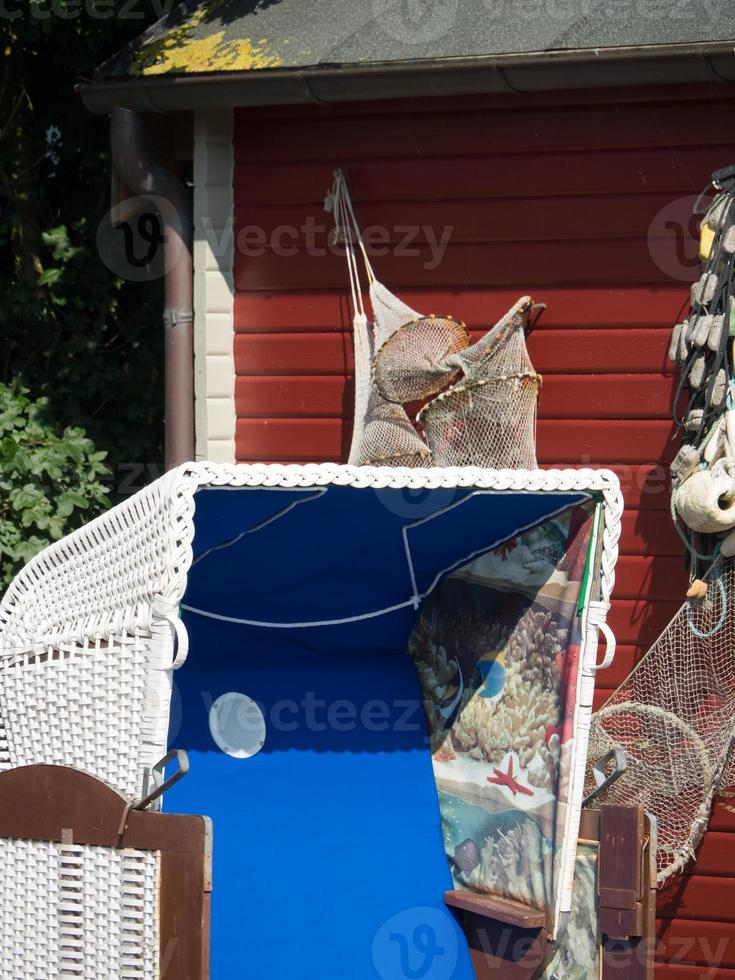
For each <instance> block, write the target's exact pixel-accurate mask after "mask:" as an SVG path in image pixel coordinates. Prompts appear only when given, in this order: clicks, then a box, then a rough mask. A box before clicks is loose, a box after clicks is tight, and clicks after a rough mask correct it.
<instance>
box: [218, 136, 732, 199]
mask: <svg viewBox="0 0 735 980" xmlns="http://www.w3.org/2000/svg"><path fill="white" fill-rule="evenodd" d="M427 150H428V148H427ZM730 155H732V141H731V140H727V139H723V140H722V142H721V144H719V145H714V146H707V147H693V148H692V147H683V148H678V147H671V146H661V147H660V148H657V149H650V150H633V151H631V150H628V151H625V150H621V151H618V152H614V151H609V150H604V151H599V150H596V151H590V152H589V153H575V152H553V153H544V154H538V155H537V154H509V155H507V156H503V157H486V158H483V159H482V160H477V159H475V158H462V157H451V156H438V155H437V154H436V153H433V154H431V155H424V156H423V157H422V159H421V167H417V166H416V161H415V160H405V159H404V160H402V159H397V160H390V159H385V158H381V159H377V160H370V161H369V162H368V163H366V164H361V165H360V166H357V165H353V166H350V168H349V178H350V187H351V193H352V196H353V200H354V201H355V203H356V204H357V205H358V206H359V205H360V204H361V203H362V202H363V201H385V200H391V201H424V200H427V201H430V200H442V199H444V198H446V197H447V196H450V194H451V196H452V197H455V198H458V199H459V198H482V197H484V198H487V197H498V198H505V197H528V194H529V191H530V189H531V188H543V189H544V193H545V194H548V195H550V196H552V195H574V196H577V195H579V194H594V195H599V194H635V193H637V192H640V191H650V192H659V193H663V192H669V193H671V194H680V195H689V194H692V193H697V190H698V189H699V188H700V187H703V186H704V185H705V183H706V182H707V181H708V180H709V179H710V175H711V173H712V171H713V170H716V169H717V168H718V167H720V166H722V160H723V158H725V157H729V156H730ZM339 163H340V161H339V159H335V158H330V159H329V162H327V161H319V162H304V163H302V162H300V161H299V160H295V161H294V160H289V161H288V162H276V163H245V162H237V163H236V165H235V175H234V188H235V204H236V205H245V206H247V205H251V204H317V205H319V206H321V204H322V202H323V200H324V195H325V191H326V190H327V189H328V187H329V185H330V183H331V180H332V171H333V169H334V167H335V165H339Z"/></svg>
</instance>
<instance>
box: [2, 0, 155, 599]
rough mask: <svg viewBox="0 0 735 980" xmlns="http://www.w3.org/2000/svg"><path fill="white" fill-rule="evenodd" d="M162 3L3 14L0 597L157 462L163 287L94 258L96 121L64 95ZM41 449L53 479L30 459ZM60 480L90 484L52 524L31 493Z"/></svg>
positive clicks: (76, 2) (102, 196) (102, 193)
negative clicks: (26, 567)
mask: <svg viewBox="0 0 735 980" xmlns="http://www.w3.org/2000/svg"><path fill="white" fill-rule="evenodd" d="M161 8H162V3H161V0H122V2H119V3H115V2H110V0H30V2H29V0H3V3H2V4H0V338H1V345H0V386H2V390H0V405H4V406H5V407H4V415H3V411H2V410H1V409H0V592H2V589H3V586H4V585H5V584H7V581H8V580H9V576H10V575H11V574H12V572H13V571H15V570H17V568H18V567H20V565H21V564H22V562H23V561H24V560H26V559H27V558H28V557H29V555H30V554H31V553H32V552H34V551H36V550H38V548H40V547H41V546H43V545H44V544H46V543H48V541H49V540H53V539H54V538H57V537H59V536H60V535H61V534H63V533H66V532H67V531H69V530H70V529H72V528H73V527H75V526H78V525H79V524H81V523H83V522H84V521H86V520H88V519H89V517H90V516H91V515H92V514H93V513H94V512H95V511H98V510H99V509H101V508H103V507H104V506H107V504H108V503H109V500H110V499H114V498H115V497H116V496H118V495H119V494H120V493H121V492H124V487H125V484H130V483H131V475H134V474H136V473H140V472H143V473H145V474H147V477H148V478H150V476H151V475H155V473H156V472H157V471H158V470H159V469H160V467H161V463H162V455H163V454H162V439H163V431H162V430H163V423H162V419H163V385H162V353H163V352H162V330H161V329H160V312H161V302H162V299H161V290H160V284H159V286H156V285H149V284H145V283H131V282H126V281H123V280H121V279H119V278H117V277H116V276H115V275H113V274H112V273H111V272H110V271H108V269H107V268H106V267H105V266H104V264H103V263H102V261H101V260H100V258H99V256H98V254H97V250H96V245H95V236H96V231H97V227H98V225H99V223H100V221H101V220H102V218H103V217H104V215H105V213H106V212H107V211H108V209H109V206H110V160H109V150H108V140H109V135H108V120H107V119H106V118H98V117H95V116H92V115H91V114H90V113H89V112H88V111H87V110H86V109H85V108H84V106H83V105H82V103H81V100H80V99H79V98H78V96H76V95H75V93H74V85H75V83H76V82H77V81H79V79H80V78H90V77H91V75H92V72H93V70H94V68H95V67H96V66H97V65H98V64H100V63H101V62H102V61H104V60H105V59H106V58H107V57H109V56H110V55H111V54H113V53H114V52H115V51H116V50H118V49H119V48H121V47H122V46H123V45H124V44H125V43H126V42H127V41H128V40H130V39H131V38H133V37H135V36H136V35H138V34H140V33H141V32H142V31H143V30H144V29H145V28H146V27H147V26H148V25H149V24H150V23H152V22H153V21H154V20H156V19H157V18H158V17H159V16H160V15H161V13H162V12H163V10H162V9H161ZM13 401H14V402H15V404H12V402H13ZM8 413H9V414H8ZM29 413H31V414H32V416H33V419H34V425H33V427H32V428H33V434H31V433H30V432H29V425H28V424H27V419H28V417H29ZM3 418H5V424H3ZM59 446H64V447H65V448H64V450H63V452H62V454H61V455H62V456H63V460H62V459H60V457H59ZM21 450H22V451H21ZM49 451H51V456H52V457H53V458H54V462H53V465H52V469H53V474H54V475H52V474H50V473H49V471H48V468H47V467H46V466H45V464H44V462H43V460H41V461H39V459H38V458H36V456H37V455H38V453H40V454H41V456H42V457H43V458H46V457H45V456H44V454H48V452H49ZM102 453H106V457H104V462H103V457H102V456H101V455H100V454H102ZM34 454H35V455H34ZM64 460H65V461H66V462H64ZM90 461H91V462H90ZM59 466H61V472H59V469H58V467H59ZM90 466H91V469H90ZM106 468H107V472H106V471H105V470H106ZM59 481H61V482H64V483H65V485H67V486H77V485H79V486H82V485H83V486H84V487H86V488H87V489H86V490H84V491H83V492H81V493H76V492H75V491H73V490H72V491H70V493H71V496H69V494H67V495H66V496H65V497H64V502H63V507H62V510H61V513H60V514H57V512H56V505H55V504H54V501H53V498H52V499H51V506H50V508H49V507H48V506H46V504H39V498H38V493H36V492H35V491H40V493H41V495H42V496H43V497H44V498H46V499H48V498H49V493H50V492H51V491H50V489H49V488H50V487H53V485H54V484H55V483H59ZM140 482H145V481H144V480H142V481H141V480H139V483H140ZM98 483H100V484H101V485H102V489H103V490H105V489H106V490H107V491H108V495H106V494H105V493H104V492H101V491H100V489H99V488H98V487H97V486H96V485H97V484H98ZM105 484H106V486H104V485H105ZM21 491H22V492H21ZM33 501H35V504H34V505H33V506H35V507H36V508H39V507H40V509H37V511H35V512H31V511H29V510H28V507H29V506H31V504H32V502H33ZM42 512H43V514H42ZM34 514H35V516H34ZM44 514H45V516H43V515H44Z"/></svg>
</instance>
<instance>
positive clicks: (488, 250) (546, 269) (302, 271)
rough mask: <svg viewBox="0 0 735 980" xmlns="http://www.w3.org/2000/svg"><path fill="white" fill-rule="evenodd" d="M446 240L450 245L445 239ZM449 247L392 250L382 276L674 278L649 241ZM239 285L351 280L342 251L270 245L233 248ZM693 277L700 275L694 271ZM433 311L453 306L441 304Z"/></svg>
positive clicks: (432, 280) (493, 280) (491, 281)
mask: <svg viewBox="0 0 735 980" xmlns="http://www.w3.org/2000/svg"><path fill="white" fill-rule="evenodd" d="M447 240H448V241H449V244H446V241H447ZM445 244H446V247H443V246H441V245H437V246H436V248H435V249H432V248H429V246H423V245H422V246H417V247H416V248H415V249H412V250H411V253H410V254H406V255H405V256H401V257H394V256H392V255H391V256H390V257H388V258H386V259H385V260H384V261H383V262H382V263H381V274H382V275H383V276H384V277H385V278H386V280H387V281H388V282H390V283H391V287H392V288H393V289H396V290H400V289H403V288H405V287H406V286H437V285H441V286H445V287H446V288H448V289H449V288H451V287H452V286H453V285H454V284H455V283H457V282H462V283H464V284H465V285H467V286H514V287H515V288H516V289H517V290H518V292H519V294H520V293H523V292H528V291H529V279H530V276H529V270H530V269H533V270H534V271H533V286H534V289H535V290H536V292H537V293H538V292H539V290H540V289H541V288H543V287H546V286H555V285H556V286H558V285H566V284H570V285H572V284H574V283H576V282H578V281H579V280H580V279H582V280H583V281H584V282H585V283H587V284H591V283H597V284H600V285H610V286H619V285H624V284H625V283H641V282H647V283H654V284H657V283H666V282H667V281H668V280H669V276H668V274H667V273H666V272H664V271H662V269H661V268H660V267H659V265H658V264H657V263H656V262H655V261H654V258H653V256H652V253H651V249H650V248H649V246H648V243H647V242H646V241H645V239H641V238H628V239H614V240H613V239H611V240H609V241H594V240H587V241H585V240H580V239H575V240H574V241H566V242H555V243H554V247H553V248H550V247H549V243H548V242H525V243H522V245H520V246H519V247H521V249H522V252H523V261H522V262H521V261H519V257H518V254H517V252H516V249H515V248H508V247H507V246H505V245H503V244H498V243H487V242H483V243H480V244H477V245H472V244H469V245H468V244H461V243H460V244H455V243H453V242H452V241H451V239H445ZM234 275H235V288H236V289H237V290H238V291H239V290H247V289H278V288H280V287H282V286H283V284H284V283H287V284H288V285H289V286H290V287H291V288H298V289H307V288H314V289H340V288H344V285H345V281H346V265H345V261H344V259H343V258H341V257H340V256H337V255H332V254H327V255H324V256H323V255H319V254H309V253H307V252H306V251H304V250H297V249H295V247H294V251H293V252H290V251H287V252H281V253H280V254H277V253H276V252H275V251H274V250H271V249H265V250H264V251H263V252H262V254H258V255H255V256H251V255H248V254H245V253H244V252H243V251H242V250H238V251H236V252H235V268H234ZM693 278H696V276H693ZM430 312H438V313H443V312H449V311H448V310H443V309H441V308H439V309H437V310H434V311H430Z"/></svg>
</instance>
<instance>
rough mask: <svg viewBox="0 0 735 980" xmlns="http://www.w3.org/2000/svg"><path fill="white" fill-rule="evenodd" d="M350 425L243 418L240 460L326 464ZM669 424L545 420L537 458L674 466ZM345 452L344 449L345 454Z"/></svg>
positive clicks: (240, 422) (540, 427)
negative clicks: (653, 460) (665, 463)
mask: <svg viewBox="0 0 735 980" xmlns="http://www.w3.org/2000/svg"><path fill="white" fill-rule="evenodd" d="M349 429H350V425H349V424H348V423H346V422H344V421H343V420H341V419H306V418H298V419H239V420H238V422H237V432H236V442H237V458H238V460H240V461H241V462H246V461H248V460H266V459H268V460H290V461H292V462H298V461H300V460H307V459H308V460H315V459H317V460H318V459H322V460H325V461H329V460H335V459H339V458H340V452H342V454H343V455H344V452H345V451H346V450H345V447H346V446H347V445H348V443H349V438H350V433H349ZM671 429H672V426H671V425H670V424H669V423H668V422H662V421H655V420H650V419H643V420H640V421H623V422H620V421H608V422H596V421H592V420H587V419H583V420H581V421H577V420H573V419H553V420H551V419H542V420H541V421H540V422H539V424H538V457H539V460H540V462H541V463H542V464H546V465H550V466H562V465H566V464H570V465H577V466H580V465H582V466H588V465H593V466H606V465H607V464H608V462H609V461H611V460H615V461H616V462H618V463H620V462H625V463H645V462H648V461H650V460H651V459H652V458H653V459H661V460H662V461H663V462H669V461H670V460H671V458H672V457H673V455H674V452H675V444H674V443H673V442H672V441H671ZM340 447H342V450H340Z"/></svg>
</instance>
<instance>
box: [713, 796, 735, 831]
mask: <svg viewBox="0 0 735 980" xmlns="http://www.w3.org/2000/svg"><path fill="white" fill-rule="evenodd" d="M709 826H710V830H713V831H728V832H730V833H735V799H729V800H727V801H725V800H716V801H715V805H714V806H713V807H712V816H711V818H710V822H709Z"/></svg>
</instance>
